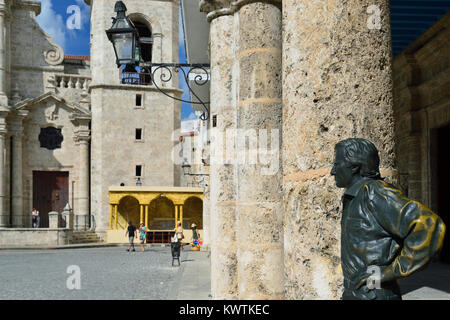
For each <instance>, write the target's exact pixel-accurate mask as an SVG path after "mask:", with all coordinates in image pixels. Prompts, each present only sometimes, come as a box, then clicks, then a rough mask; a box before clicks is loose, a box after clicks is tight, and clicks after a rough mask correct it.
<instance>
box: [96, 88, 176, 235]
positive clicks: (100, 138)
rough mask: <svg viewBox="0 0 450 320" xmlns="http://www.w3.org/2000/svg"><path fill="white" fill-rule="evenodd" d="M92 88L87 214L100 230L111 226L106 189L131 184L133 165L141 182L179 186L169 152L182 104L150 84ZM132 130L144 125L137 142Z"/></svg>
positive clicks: (133, 173) (173, 140) (133, 183)
mask: <svg viewBox="0 0 450 320" xmlns="http://www.w3.org/2000/svg"><path fill="white" fill-rule="evenodd" d="M91 88H93V89H92V91H91V101H92V148H91V212H92V214H94V215H95V216H96V221H97V228H98V229H99V230H100V231H103V230H106V229H107V228H109V199H108V188H109V187H110V186H119V185H120V184H121V183H124V184H125V185H126V186H130V185H131V186H135V185H136V179H137V177H136V174H135V168H136V166H137V165H141V166H142V175H141V177H140V178H141V182H142V185H144V186H178V185H179V179H180V165H181V164H175V163H174V161H173V160H172V152H173V151H174V150H175V145H176V143H178V138H179V130H177V129H179V126H180V105H179V103H178V102H176V101H174V100H172V99H170V98H168V97H165V96H164V95H162V94H160V93H159V92H157V91H156V90H155V89H154V88H151V87H144V86H131V85H119V86H117V87H114V88H111V87H109V86H106V87H102V86H93V87H91ZM172 93H173V94H178V95H179V92H178V91H176V90H175V91H173V92H172ZM136 94H141V95H142V97H143V100H142V106H141V107H136V102H135V99H136ZM136 128H142V129H143V138H142V140H140V141H138V140H136V139H135V129H136Z"/></svg>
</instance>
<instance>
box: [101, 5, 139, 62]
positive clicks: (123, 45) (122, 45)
mask: <svg viewBox="0 0 450 320" xmlns="http://www.w3.org/2000/svg"><path fill="white" fill-rule="evenodd" d="M114 11H115V12H117V16H116V17H115V18H112V19H113V24H112V26H111V28H110V29H108V30H106V34H107V36H108V39H109V41H111V43H112V44H113V47H114V53H115V55H116V63H117V66H118V67H120V66H121V65H135V64H136V58H138V59H139V54H137V55H136V53H137V52H139V49H138V47H137V46H136V43H137V42H138V32H137V29H136V28H135V27H134V25H133V22H132V21H131V20H130V19H128V17H127V16H126V11H127V7H126V6H125V4H124V3H123V2H122V1H117V2H116V5H115V7H114Z"/></svg>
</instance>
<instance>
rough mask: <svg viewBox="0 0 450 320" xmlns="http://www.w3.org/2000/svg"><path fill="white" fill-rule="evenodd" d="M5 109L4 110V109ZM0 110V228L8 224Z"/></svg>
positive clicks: (4, 129) (3, 120)
mask: <svg viewBox="0 0 450 320" xmlns="http://www.w3.org/2000/svg"><path fill="white" fill-rule="evenodd" d="M5 111H6V110H5ZM5 115H6V114H4V113H3V112H2V111H0V228H5V227H8V226H9V212H8V211H6V161H5V160H6V159H5V157H6V141H7V140H6V120H5V118H4V117H5Z"/></svg>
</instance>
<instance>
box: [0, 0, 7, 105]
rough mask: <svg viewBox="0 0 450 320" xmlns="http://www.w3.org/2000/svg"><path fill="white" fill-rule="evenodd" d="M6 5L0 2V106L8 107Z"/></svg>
mask: <svg viewBox="0 0 450 320" xmlns="http://www.w3.org/2000/svg"><path fill="white" fill-rule="evenodd" d="M6 9H7V8H6V5H5V3H4V0H0V106H7V105H8V96H7V90H8V85H7V78H6V72H7V55H6V50H7V48H8V47H7V45H6V44H7V39H6V17H5V16H6Z"/></svg>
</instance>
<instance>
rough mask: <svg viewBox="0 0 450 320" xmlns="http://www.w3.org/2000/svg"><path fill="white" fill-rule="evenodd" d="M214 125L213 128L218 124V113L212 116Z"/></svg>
mask: <svg viewBox="0 0 450 320" xmlns="http://www.w3.org/2000/svg"><path fill="white" fill-rule="evenodd" d="M212 126H213V128H215V127H216V126H217V115H214V116H213V117H212Z"/></svg>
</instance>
